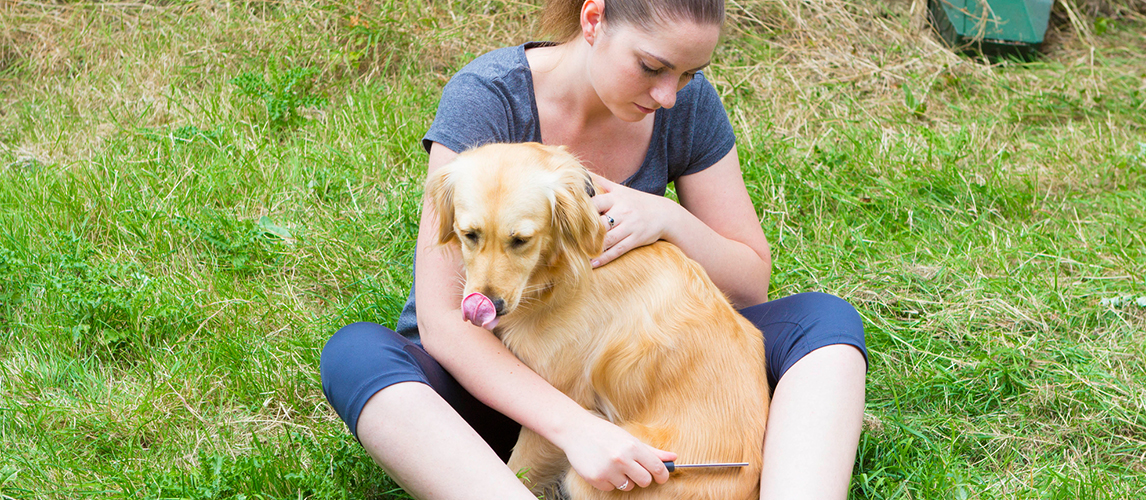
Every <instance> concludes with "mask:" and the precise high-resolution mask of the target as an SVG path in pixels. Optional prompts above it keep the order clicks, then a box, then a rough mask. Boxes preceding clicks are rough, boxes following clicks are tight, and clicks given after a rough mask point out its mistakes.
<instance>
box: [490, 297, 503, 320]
mask: <svg viewBox="0 0 1146 500" xmlns="http://www.w3.org/2000/svg"><path fill="white" fill-rule="evenodd" d="M493 310H494V311H497V315H498V316H501V315H502V314H505V300H503V299H493Z"/></svg>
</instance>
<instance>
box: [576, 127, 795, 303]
mask: <svg viewBox="0 0 1146 500" xmlns="http://www.w3.org/2000/svg"><path fill="white" fill-rule="evenodd" d="M605 182H606V183H605V190H606V191H607V193H606V194H603V195H598V196H596V197H594V202H595V203H596V205H597V209H598V210H599V211H600V212H601V213H602V214H605V213H607V214H608V215H609V217H612V218H613V220H614V223H615V225H614V227H613V229H611V230H610V231H609V232H608V233H607V234H606V235H605V249H606V250H605V252H604V253H602V254H601V257H599V258H598V259H596V262H595V263H594V264H595V265H604V264H605V263H607V262H609V261H611V260H613V259H615V258H617V257H619V256H620V255H622V254H624V253H625V252H627V251H629V250H632V249H633V248H636V247H638V246H642V245H648V244H650V243H652V242H654V241H656V240H658V239H663V240H665V241H668V242H671V243H673V244H674V245H676V246H678V247H680V249H681V250H683V251H684V253H685V254H686V255H688V256H689V257H691V258H692V259H693V260H695V261H697V262H699V263H700V265H701V266H703V267H704V269H705V271H707V272H708V275H709V277H710V278H712V281H713V282H714V283H716V285H717V286H718V287H720V289H721V290H723V291H724V293H726V294H727V295H728V296H729V298H730V299H731V300H732V303H733V305H734V306H736V307H738V308H743V307H748V306H751V305H756V304H760V303H763V302H765V301H767V300H768V281H769V279H770V278H771V275H772V255H771V250H770V248H769V246H768V239H767V238H765V236H764V231H762V230H761V229H760V220H759V219H758V218H757V217H756V209H755V208H754V207H753V206H752V200H751V198H749V196H748V190H747V189H746V188H745V186H744V177H743V175H741V173H740V160H739V158H738V157H737V153H736V148H735V147H733V148H732V150H731V151H729V153H728V154H727V155H725V156H724V158H723V159H721V160H720V161H718V162H716V163H715V164H713V165H712V166H711V167H708V168H706V169H704V170H702V171H700V172H697V173H695V174H690V175H686V176H683V177H680V178H679V179H677V180H676V193H677V197H678V198H679V199H680V204H679V205H678V204H676V203H673V202H672V200H669V199H668V198H664V197H661V196H655V195H651V194H648V193H644V192H640V191H637V190H635V189H630V188H627V187H624V186H621V185H618V184H615V183H612V182H608V181H605Z"/></svg>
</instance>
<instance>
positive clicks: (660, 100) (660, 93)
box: [650, 77, 677, 109]
mask: <svg viewBox="0 0 1146 500" xmlns="http://www.w3.org/2000/svg"><path fill="white" fill-rule="evenodd" d="M676 91H677V82H676V80H674V79H672V78H671V77H670V78H660V79H658V80H657V83H656V85H654V86H653V88H652V90H651V91H650V93H651V94H652V98H653V100H654V101H656V102H657V104H660V106H661V107H662V108H666V109H667V108H671V107H673V105H674V104H676Z"/></svg>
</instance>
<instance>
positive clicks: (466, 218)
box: [426, 144, 768, 500]
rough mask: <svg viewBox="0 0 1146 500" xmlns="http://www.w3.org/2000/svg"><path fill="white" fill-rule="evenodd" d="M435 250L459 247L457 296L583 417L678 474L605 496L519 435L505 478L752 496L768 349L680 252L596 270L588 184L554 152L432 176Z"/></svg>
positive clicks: (491, 151) (509, 150)
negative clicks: (485, 311)
mask: <svg viewBox="0 0 1146 500" xmlns="http://www.w3.org/2000/svg"><path fill="white" fill-rule="evenodd" d="M426 189H427V193H428V195H429V196H430V197H431V200H432V206H433V207H434V209H435V210H436V211H437V214H438V216H439V234H440V243H442V244H447V243H450V242H458V243H459V244H460V245H461V249H462V258H463V260H464V262H465V280H466V281H465V294H467V295H468V294H469V293H472V292H481V293H483V294H485V295H486V296H487V297H489V298H490V299H492V300H494V301H495V302H498V301H499V300H500V301H503V303H502V304H501V306H500V307H499V313H501V316H500V323H499V324H498V326H497V327H496V328H495V329H494V333H495V334H496V335H498V337H499V338H501V340H502V341H503V342H504V343H505V344H506V346H508V347H509V349H510V350H511V351H512V352H513V353H514V354H515V355H517V357H518V358H520V359H521V360H522V361H523V362H524V363H525V364H527V365H528V366H529V367H530V368H532V369H533V370H535V371H536V372H537V373H538V374H539V375H541V376H542V377H544V378H545V379H546V380H548V381H549V382H550V383H551V384H553V386H554V387H556V388H557V389H559V390H561V391H563V392H564V393H566V394H568V395H569V396H570V397H571V398H573V399H574V400H575V401H577V402H578V403H580V404H581V405H582V406H583V407H585V408H586V409H588V410H590V411H593V412H596V413H598V414H599V415H601V416H603V417H604V418H607V419H608V420H610V421H612V422H613V423H615V424H617V425H619V426H620V427H622V428H624V429H625V430H627V431H629V432H630V433H632V434H633V435H634V436H636V437H637V438H639V439H640V440H642V441H643V442H645V443H647V444H649V445H651V446H654V447H656V448H660V449H664V450H669V451H673V452H676V453H677V454H678V456H679V459H678V462H679V463H703V462H749V463H750V464H751V465H750V466H748V467H743V468H725V469H678V470H677V472H675V473H673V474H672V477H671V478H670V479H669V481H668V482H666V483H665V484H663V485H657V484H656V483H653V484H652V485H651V486H650V487H648V488H635V489H634V490H633V491H630V492H622V491H617V490H614V491H610V492H602V491H600V490H597V489H595V488H593V487H591V486H590V485H589V484H588V483H586V482H585V481H584V480H583V479H581V478H580V477H579V476H578V475H577V474H576V473H575V472H573V471H572V470H570V468H569V463H568V462H567V461H566V458H565V456H564V454H563V453H562V452H561V450H559V449H557V448H556V447H555V446H554V445H552V444H551V443H549V442H548V441H546V440H545V439H544V438H542V437H540V436H539V435H537V434H535V433H533V432H531V431H529V430H528V429H523V430H522V431H521V436H520V438H519V439H518V442H517V446H516V447H515V448H514V450H513V456H512V457H511V458H510V461H509V466H510V467H511V468H512V469H513V470H515V471H516V470H522V469H525V470H528V473H527V476H528V478H529V480H530V486H531V487H532V488H533V489H534V490H535V492H538V491H543V490H546V489H548V488H551V487H553V486H554V485H556V484H558V483H560V482H561V481H562V480H564V482H565V483H564V487H565V488H566V490H567V492H568V493H569V495H570V497H571V498H573V499H576V500H582V499H606V498H634V499H635V498H641V499H644V498H650V499H651V498H657V499H697V500H699V499H712V500H736V499H747V498H758V497H759V482H760V466H761V445H762V444H763V439H764V426H765V421H766V420H767V411H768V386H767V381H766V379H765V372H764V345H763V337H762V335H761V334H760V331H759V330H757V329H756V328H755V327H754V326H753V325H752V324H751V323H750V322H748V320H746V319H745V318H744V317H743V316H741V315H740V314H738V313H737V312H736V311H735V310H734V309H733V308H732V306H731V305H730V304H729V303H728V300H727V299H726V297H725V296H724V295H723V294H722V293H721V292H720V290H719V289H718V288H717V287H716V285H714V284H713V283H712V281H711V280H710V279H709V278H708V276H707V274H705V272H704V269H703V268H701V267H700V265H699V264H697V263H696V262H694V261H692V260H691V259H689V258H687V257H686V256H685V255H684V253H683V252H681V251H680V250H679V249H678V248H676V247H675V246H674V245H672V244H670V243H667V242H663V241H662V242H657V243H654V244H652V245H648V246H645V247H641V248H637V249H634V250H632V251H629V252H628V253H626V254H624V255H623V256H621V257H620V258H618V259H616V260H615V261H613V262H611V263H609V264H607V265H605V266H602V267H600V268H598V269H591V266H590V264H589V262H590V259H591V258H593V257H595V256H596V255H597V254H599V253H600V251H601V248H602V244H603V243H602V242H603V238H604V234H605V228H603V227H602V225H601V223H600V217H599V216H598V214H597V212H596V210H595V208H594V206H593V203H592V201H591V200H590V194H589V193H588V192H587V191H588V190H590V189H592V181H591V178H590V177H589V175H588V173H587V172H586V171H585V169H584V168H583V167H582V166H581V165H580V164H579V163H578V162H577V160H576V159H575V158H574V157H573V156H572V155H570V154H569V153H568V152H566V151H565V149H564V148H554V147H550V146H543V145H540V144H516V145H509V144H495V145H488V146H484V147H481V148H477V149H473V150H470V151H468V152H465V153H463V154H461V155H459V156H458V157H457V158H456V159H455V160H454V161H453V162H451V163H450V164H449V165H446V166H444V167H442V168H441V169H440V170H439V171H437V172H435V173H434V174H433V175H431V176H430V177H429V179H428V181H427V186H426Z"/></svg>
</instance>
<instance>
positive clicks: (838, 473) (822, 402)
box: [741, 293, 867, 499]
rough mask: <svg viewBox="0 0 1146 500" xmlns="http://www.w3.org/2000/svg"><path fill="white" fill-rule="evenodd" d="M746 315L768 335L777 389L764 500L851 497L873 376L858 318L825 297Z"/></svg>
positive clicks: (767, 440) (786, 301) (791, 300)
mask: <svg viewBox="0 0 1146 500" xmlns="http://www.w3.org/2000/svg"><path fill="white" fill-rule="evenodd" d="M741 313H742V314H744V315H745V317H747V318H748V319H749V320H751V321H752V322H753V323H754V324H756V326H757V327H758V328H760V329H761V330H762V331H763V332H764V337H765V346H766V347H765V348H766V354H767V357H768V379H769V383H770V384H772V387H773V388H774V391H773V394H772V403H771V406H770V407H769V416H768V429H767V432H766V433H765V436H764V448H763V453H764V470H763V473H762V477H761V480H760V486H761V488H760V496H761V498H765V499H775V498H783V499H802V498H815V499H832V498H838V499H843V498H847V492H848V483H849V481H850V480H851V475H852V468H853V466H854V464H855V454H856V446H857V445H858V443H859V434H860V428H861V425H862V422H863V410H864V382H865V376H866V373H867V357H866V346H865V344H864V337H863V323H862V321H861V319H860V317H859V313H858V312H856V310H855V308H853V307H852V306H851V305H850V304H848V303H847V302H846V301H844V300H843V299H840V298H838V297H834V296H832V295H827V294H823V293H803V294H797V295H792V296H789V297H784V298H782V299H777V300H774V301H771V302H767V303H764V304H760V305H757V306H753V307H749V308H747V309H744V310H742V311H741Z"/></svg>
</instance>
